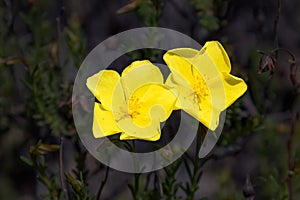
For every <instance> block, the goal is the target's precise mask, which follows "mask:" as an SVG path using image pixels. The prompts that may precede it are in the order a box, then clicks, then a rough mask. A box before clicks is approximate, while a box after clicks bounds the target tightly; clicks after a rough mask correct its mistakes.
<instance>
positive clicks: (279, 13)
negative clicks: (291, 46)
mask: <svg viewBox="0 0 300 200" xmlns="http://www.w3.org/2000/svg"><path fill="white" fill-rule="evenodd" d="M280 15H281V0H277V14H276V18H275V21H274V32H275V38H274V42H275V46H276V47H279V38H278V32H279V20H280Z"/></svg>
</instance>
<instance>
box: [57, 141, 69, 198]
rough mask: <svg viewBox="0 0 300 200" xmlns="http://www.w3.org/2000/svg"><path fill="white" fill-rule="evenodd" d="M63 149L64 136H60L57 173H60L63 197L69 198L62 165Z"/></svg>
mask: <svg viewBox="0 0 300 200" xmlns="http://www.w3.org/2000/svg"><path fill="white" fill-rule="evenodd" d="M63 150H64V137H63V136H61V137H60V148H59V175H60V183H61V187H62V190H63V193H64V195H65V199H66V200H68V199H69V194H68V190H67V186H66V184H65V180H64V166H63Z"/></svg>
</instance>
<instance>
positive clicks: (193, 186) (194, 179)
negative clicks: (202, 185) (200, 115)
mask: <svg viewBox="0 0 300 200" xmlns="http://www.w3.org/2000/svg"><path fill="white" fill-rule="evenodd" d="M203 131H204V127H203V125H202V124H201V123H199V128H198V132H197V141H196V152H195V155H194V161H193V167H194V169H193V175H192V179H191V183H190V184H191V185H190V191H189V192H188V194H187V200H193V199H194V196H195V193H196V191H197V190H198V182H199V176H200V173H201V163H200V159H199V157H198V152H199V150H200V148H201V144H202V134H203Z"/></svg>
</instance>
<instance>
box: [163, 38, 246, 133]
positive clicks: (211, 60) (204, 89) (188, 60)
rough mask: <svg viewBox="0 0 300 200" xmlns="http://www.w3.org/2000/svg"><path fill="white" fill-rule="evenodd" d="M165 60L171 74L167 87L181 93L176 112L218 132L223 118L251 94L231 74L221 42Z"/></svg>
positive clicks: (184, 50)
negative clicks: (225, 111)
mask: <svg viewBox="0 0 300 200" xmlns="http://www.w3.org/2000/svg"><path fill="white" fill-rule="evenodd" d="M164 60H165V62H166V63H167V65H168V67H169V68H170V70H171V74H170V75H169V77H168V79H167V81H166V85H168V86H170V87H173V88H175V89H177V91H178V93H179V97H178V102H177V103H176V109H182V110H184V111H185V112H187V113H188V114H190V115H191V116H193V117H194V118H196V119H197V120H199V121H200V122H201V123H202V124H204V125H205V126H206V127H208V128H209V129H210V130H212V131H214V130H215V129H216V128H217V127H218V125H219V116H220V113H221V112H222V111H224V110H225V109H226V108H227V107H229V106H230V105H231V104H232V103H233V102H234V101H236V100H237V99H238V98H239V97H240V96H241V95H243V94H244V92H245V91H246V90H247V85H246V84H245V82H244V81H243V80H242V79H240V78H238V77H235V76H232V75H231V74H230V70H231V65H230V61H229V58H228V55H227V53H226V52H225V50H224V49H223V47H222V45H221V44H220V43H219V42H217V41H211V42H207V43H206V44H205V45H204V47H203V48H202V49H201V50H200V51H197V50H195V49H190V48H178V49H173V50H170V51H168V52H167V53H166V54H165V55H164Z"/></svg>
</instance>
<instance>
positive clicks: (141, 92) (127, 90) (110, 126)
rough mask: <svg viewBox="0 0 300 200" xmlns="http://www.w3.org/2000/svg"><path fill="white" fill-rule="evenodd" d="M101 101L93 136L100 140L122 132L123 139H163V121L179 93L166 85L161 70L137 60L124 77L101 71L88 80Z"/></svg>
mask: <svg viewBox="0 0 300 200" xmlns="http://www.w3.org/2000/svg"><path fill="white" fill-rule="evenodd" d="M87 87H88V89H89V90H90V91H91V92H92V93H93V95H94V96H95V97H96V98H97V99H98V101H99V102H95V103H94V120H93V128H92V129H93V134H94V136H95V137H96V138H100V137H105V136H109V135H113V134H116V133H121V135H120V139H121V140H128V139H142V140H149V141H156V140H158V139H159V138H160V135H161V131H160V122H163V121H165V120H166V119H167V118H168V117H169V116H170V114H171V112H172V110H173V108H174V105H175V103H176V101H177V94H176V91H175V90H173V89H171V88H170V87H168V86H166V85H164V80H163V76H162V74H161V72H160V70H159V68H158V67H156V66H155V65H153V64H152V63H151V62H150V61H148V60H143V61H135V62H133V63H131V65H129V66H128V67H126V68H125V69H124V71H123V72H122V74H121V76H120V75H119V74H118V73H117V72H116V71H114V70H101V71H100V72H98V73H97V74H94V75H93V76H91V77H89V78H88V79H87Z"/></svg>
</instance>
